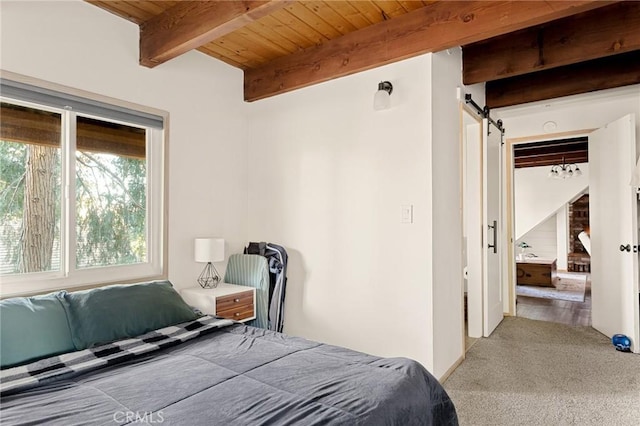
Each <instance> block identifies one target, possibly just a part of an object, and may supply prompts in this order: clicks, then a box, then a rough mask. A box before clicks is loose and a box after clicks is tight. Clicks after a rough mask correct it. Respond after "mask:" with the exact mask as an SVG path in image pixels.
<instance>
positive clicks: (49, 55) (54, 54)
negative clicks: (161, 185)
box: [0, 1, 247, 287]
mask: <svg viewBox="0 0 640 426" xmlns="http://www.w3.org/2000/svg"><path fill="white" fill-rule="evenodd" d="M0 8H1V9H0V10H1V18H0V19H1V30H0V31H1V32H0V38H1V40H2V46H1V47H2V49H1V53H0V55H1V56H0V61H1V62H0V66H1V67H2V69H4V70H7V71H12V72H15V73H19V74H24V75H27V76H30V77H35V78H39V79H42V80H46V81H49V82H54V83H58V84H63V85H67V86H70V87H74V88H77V89H82V90H87V91H91V92H94V93H98V94H101V95H107V96H111V97H114V98H117V99H120V100H124V101H129V102H134V103H138V104H142V105H146V106H150V107H154V108H158V109H162V110H166V111H168V112H169V113H170V119H169V126H170V135H169V182H168V197H169V206H170V208H169V215H168V220H169V265H168V266H169V278H170V279H171V281H172V282H173V283H174V284H175V285H176V286H177V287H183V286H190V285H194V284H195V279H196V278H197V276H198V274H199V273H200V270H201V268H202V264H197V263H195V262H194V261H193V239H194V238H195V237H203V236H219V237H223V238H225V239H226V240H227V241H228V246H227V249H228V251H230V252H234V251H236V252H237V251H239V250H240V249H241V247H242V246H243V245H244V243H245V241H246V229H247V228H246V227H247V198H246V194H247V163H246V156H247V147H246V130H245V129H246V118H245V113H244V111H245V108H246V105H245V104H244V103H243V101H242V99H243V95H242V90H243V89H242V84H243V82H242V72H241V71H240V70H237V69H235V68H232V67H230V66H227V65H225V64H223V63H222V62H219V61H215V60H211V58H210V57H207V56H205V55H203V54H201V53H198V52H196V51H193V52H190V53H187V54H185V55H182V56H181V57H179V58H176V59H174V60H172V61H169V62H167V63H166V64H163V65H160V66H158V67H156V68H155V69H148V68H144V67H141V66H139V65H138V49H137V46H138V27H137V25H135V24H133V23H130V22H127V21H125V20H123V19H122V18H118V17H116V16H114V15H112V14H110V13H107V12H105V11H103V10H101V9H99V8H97V7H95V6H92V5H90V4H87V3H84V2H81V1H67V2H31V1H24V2H23V1H19V2H13V1H2V2H0Z"/></svg>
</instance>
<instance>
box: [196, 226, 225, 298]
mask: <svg viewBox="0 0 640 426" xmlns="http://www.w3.org/2000/svg"><path fill="white" fill-rule="evenodd" d="M195 258H196V262H207V264H206V265H205V267H204V269H203V270H202V273H201V274H200V276H199V277H198V284H200V286H201V287H202V288H216V287H218V283H220V274H218V271H217V269H216V267H215V266H213V262H222V261H223V260H224V240H223V239H222V238H196V240H195Z"/></svg>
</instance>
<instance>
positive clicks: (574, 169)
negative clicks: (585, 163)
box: [549, 157, 582, 179]
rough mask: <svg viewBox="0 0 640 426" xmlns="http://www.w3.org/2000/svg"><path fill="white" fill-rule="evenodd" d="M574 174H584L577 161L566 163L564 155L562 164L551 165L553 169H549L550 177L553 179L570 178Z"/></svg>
mask: <svg viewBox="0 0 640 426" xmlns="http://www.w3.org/2000/svg"><path fill="white" fill-rule="evenodd" d="M574 176H582V170H580V168H579V167H578V165H577V164H575V163H572V164H567V163H565V162H564V157H562V164H555V165H553V166H551V170H550V171H549V177H550V178H553V179H568V178H572V177H574Z"/></svg>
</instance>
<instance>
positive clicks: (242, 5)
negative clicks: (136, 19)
mask: <svg viewBox="0 0 640 426" xmlns="http://www.w3.org/2000/svg"><path fill="white" fill-rule="evenodd" d="M289 3H290V2H288V1H281V0H268V1H181V2H178V3H177V4H176V5H175V6H173V7H171V8H169V9H167V10H166V11H165V12H163V13H161V14H160V15H157V16H154V17H153V18H151V19H149V20H148V21H146V22H143V23H142V24H140V64H141V65H144V66H146V67H149V68H153V67H155V66H156V65H159V64H161V63H163V62H166V61H168V60H169V59H173V58H175V57H177V56H180V55H182V54H183V53H185V52H188V51H189V50H192V49H196V48H198V47H200V46H202V45H204V44H206V43H208V42H210V41H212V40H215V39H217V38H219V37H222V36H224V35H226V34H228V33H230V32H232V31H234V30H236V29H238V28H241V27H243V26H245V25H246V24H248V23H250V22H253V21H255V20H257V19H259V18H261V17H263V16H266V15H268V14H269V13H271V12H274V11H276V10H279V9H282V8H283V7H285V6H287V4H289Z"/></svg>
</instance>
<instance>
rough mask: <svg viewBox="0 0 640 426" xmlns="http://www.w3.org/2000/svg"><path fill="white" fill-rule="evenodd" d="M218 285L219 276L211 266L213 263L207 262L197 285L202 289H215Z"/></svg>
mask: <svg viewBox="0 0 640 426" xmlns="http://www.w3.org/2000/svg"><path fill="white" fill-rule="evenodd" d="M219 283H220V275H219V274H218V271H217V270H216V267H215V266H213V263H211V262H209V263H207V264H206V266H205V267H204V269H203V270H202V273H201V274H200V276H199V277H198V284H200V287H202V288H216V287H218V284H219Z"/></svg>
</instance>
